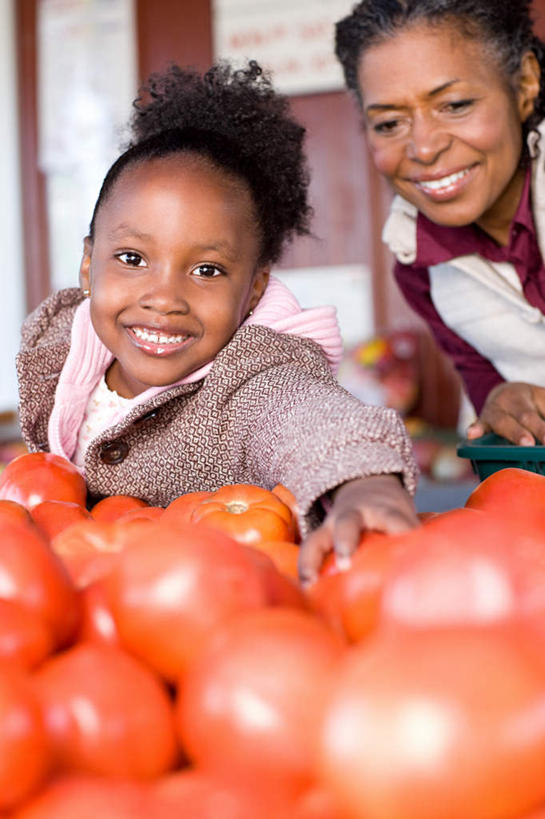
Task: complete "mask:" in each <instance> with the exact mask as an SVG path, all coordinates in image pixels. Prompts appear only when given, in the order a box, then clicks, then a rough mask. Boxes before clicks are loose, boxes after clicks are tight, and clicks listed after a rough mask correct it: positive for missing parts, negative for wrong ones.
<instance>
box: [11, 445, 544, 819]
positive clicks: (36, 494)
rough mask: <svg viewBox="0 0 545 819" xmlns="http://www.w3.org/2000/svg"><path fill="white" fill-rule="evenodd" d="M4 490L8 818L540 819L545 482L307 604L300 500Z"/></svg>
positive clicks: (498, 492) (42, 460)
mask: <svg viewBox="0 0 545 819" xmlns="http://www.w3.org/2000/svg"><path fill="white" fill-rule="evenodd" d="M85 502H86V487H85V483H84V481H83V479H82V478H81V477H80V475H79V474H78V472H77V471H76V470H75V469H74V468H73V467H72V466H71V465H70V464H69V463H68V462H66V461H63V459H60V458H58V457H57V456H53V455H48V454H44V453H39V454H33V455H23V456H21V457H19V458H17V459H15V460H14V461H12V462H11V463H10V464H9V465H8V467H6V469H5V470H4V472H3V473H2V475H1V476H0V815H1V816H6V817H14V819H68V817H70V819H74V817H77V819H91V818H92V819H95V817H98V816H100V817H102V819H114V817H115V819H143V818H144V817H146V819H147V817H154V819H156V818H157V819H170V817H172V819H175V817H180V816H187V817H191V819H212V818H213V819H279V817H282V819H284V817H285V818H286V819H544V818H545V647H544V646H545V477H543V476H541V475H536V474H532V473H530V472H524V471H522V470H519V469H506V470H502V471H501V472H498V473H496V474H495V475H493V476H492V477H490V478H488V479H487V480H486V481H484V482H483V483H481V484H480V486H479V487H478V488H477V489H476V490H475V491H474V493H473V494H472V495H471V497H470V498H469V500H468V503H467V505H466V507H465V508H463V509H457V510H454V511H452V512H447V513H443V514H439V515H432V516H431V517H429V519H427V520H426V521H425V522H424V523H423V524H422V526H421V527H419V528H418V529H415V530H413V531H412V532H409V533H407V534H404V535H397V536H386V535H381V534H377V533H369V534H367V535H366V536H365V537H364V538H363V540H362V543H361V545H360V548H359V550H358V551H357V552H356V554H355V556H354V558H353V561H352V566H351V568H350V569H349V570H348V571H345V572H339V571H337V570H336V568H335V564H334V560H333V559H329V560H328V561H326V564H325V566H324V567H323V570H322V574H321V576H320V578H319V580H318V582H317V583H316V584H314V586H312V587H311V588H310V589H308V590H303V589H302V588H301V587H300V586H299V585H298V583H297V580H296V560H297V549H298V547H297V545H296V544H297V541H298V531H297V521H296V515H295V514H294V512H295V502H294V499H293V496H292V495H291V494H290V493H289V492H288V490H286V489H285V488H284V487H282V486H278V487H276V488H275V490H274V491H273V492H268V491H266V490H263V489H260V488H258V487H253V486H227V487H223V488H221V489H220V490H218V491H217V492H214V493H208V492H207V493H193V494H191V495H184V496H181V497H180V498H178V499H177V500H175V501H174V502H173V503H172V504H170V506H168V507H167V508H166V509H159V508H156V507H150V506H148V505H147V504H146V503H144V502H143V501H141V500H139V499H137V498H130V497H125V496H118V497H113V498H105V499H104V500H102V501H99V503H97V504H96V505H95V506H94V507H93V508H92V509H91V510H90V511H88V510H87V509H86V507H85Z"/></svg>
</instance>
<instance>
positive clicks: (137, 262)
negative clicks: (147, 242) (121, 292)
mask: <svg viewBox="0 0 545 819" xmlns="http://www.w3.org/2000/svg"><path fill="white" fill-rule="evenodd" d="M116 258H117V259H119V260H120V261H121V262H123V264H126V265H129V267H145V264H146V263H145V261H144V259H143V258H142V256H141V255H140V254H139V253H135V252H134V250H124V251H123V253H118V254H117V256H116Z"/></svg>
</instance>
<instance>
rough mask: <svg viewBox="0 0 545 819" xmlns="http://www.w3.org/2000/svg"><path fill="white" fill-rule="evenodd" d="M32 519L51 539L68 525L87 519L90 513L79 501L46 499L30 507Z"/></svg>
mask: <svg viewBox="0 0 545 819" xmlns="http://www.w3.org/2000/svg"><path fill="white" fill-rule="evenodd" d="M31 516H32V520H33V521H34V523H35V524H36V526H37V527H38V528H39V529H40V531H41V532H42V534H44V535H45V537H46V538H47V539H48V540H53V538H55V537H56V536H57V535H59V534H60V533H61V532H62V531H63V530H64V529H66V528H67V527H68V526H71V525H72V524H73V523H79V522H81V521H84V520H88V519H89V518H90V517H91V515H90V513H89V512H88V511H87V509H85V507H83V506H80V504H79V503H69V502H68V501H56V500H47V501H42V502H41V503H38V504H36V506H34V507H32V512H31Z"/></svg>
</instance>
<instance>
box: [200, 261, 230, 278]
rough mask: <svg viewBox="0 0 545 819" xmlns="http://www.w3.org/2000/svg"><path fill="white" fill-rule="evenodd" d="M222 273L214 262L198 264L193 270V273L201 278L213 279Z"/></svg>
mask: <svg viewBox="0 0 545 819" xmlns="http://www.w3.org/2000/svg"><path fill="white" fill-rule="evenodd" d="M222 273H223V270H220V268H219V267H216V265H215V264H200V265H197V267H195V268H194V270H193V274H194V275H195V276H198V277H199V278H201V279H215V278H216V277H217V276H221V275H222Z"/></svg>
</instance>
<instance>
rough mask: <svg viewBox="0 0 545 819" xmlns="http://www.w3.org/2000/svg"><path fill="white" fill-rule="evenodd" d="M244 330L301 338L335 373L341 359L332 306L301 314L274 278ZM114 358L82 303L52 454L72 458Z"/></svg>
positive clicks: (193, 377) (61, 386)
mask: <svg viewBox="0 0 545 819" xmlns="http://www.w3.org/2000/svg"><path fill="white" fill-rule="evenodd" d="M243 324H244V325H250V324H259V325H262V326H265V327H269V328H271V329H272V330H276V331H277V332H279V333H287V334H290V335H296V336H302V337H303V338H310V339H312V340H313V341H316V342H317V343H318V344H320V346H321V347H322V348H323V350H324V353H325V355H326V356H327V359H328V361H329V363H330V366H331V368H332V370H333V371H334V372H335V371H336V369H337V367H338V365H339V362H340V360H341V357H342V352H343V348H342V340H341V336H340V332H339V326H338V323H337V318H336V310H335V308H334V307H315V308H312V309H308V310H303V309H302V308H301V306H300V305H299V303H298V301H297V299H296V298H295V296H294V295H293V293H291V291H290V290H289V289H288V288H287V287H286V286H285V285H284V284H282V282H280V281H279V280H278V279H275V278H274V277H271V279H270V281H269V284H268V286H267V288H266V290H265V292H264V294H263V296H262V297H261V300H260V301H259V303H258V305H257V307H256V308H255V309H254V311H253V314H252V315H251V316H249V318H247V319H246V321H244V323H243ZM112 361H113V355H112V353H111V352H110V350H108V348H107V347H105V346H104V344H103V343H102V342H101V340H100V339H99V337H98V336H97V334H96V333H95V331H94V328H93V325H92V323H91V318H90V303H89V300H88V299H86V300H85V301H83V302H82V303H81V304H80V305H79V307H78V308H77V310H76V312H75V315H74V322H73V324H72V332H71V345H70V352H69V354H68V357H67V359H66V361H65V364H64V367H63V369H62V372H61V375H60V378H59V382H58V385H57V389H56V392H55V404H54V407H53V411H52V413H51V416H50V419H49V427H48V438H49V448H50V451H51V452H53V453H55V454H57V455H62V456H63V457H65V458H68V459H70V458H72V456H73V454H74V452H75V449H76V445H77V441H78V433H79V429H80V426H81V424H82V421H83V418H84V415H85V410H86V407H87V403H88V401H89V397H90V395H91V393H92V391H93V389H94V388H95V386H96V384H97V383H98V381H99V380H100V378H101V377H102V375H103V374H104V373H105V372H106V370H107V369H108V367H109V366H110V364H111V362H112ZM213 364H214V361H213V360H212V361H209V362H208V363H207V364H205V365H204V366H203V367H201V368H199V369H198V370H195V371H194V372H192V373H190V374H189V375H187V376H185V377H184V378H182V379H181V380H180V381H177V382H176V384H168V385H165V386H161V387H150V388H149V389H148V390H145V391H144V392H142V393H140V394H139V395H136V396H135V397H134V398H133V399H131V400H130V401H128V402H126V403H124V406H123V408H120V409H119V410H118V411H117V413H116V414H114V415H113V416H112V418H111V419H110V420H111V425H112V426H113V424H115V423H117V422H118V421H120V420H121V419H122V418H123V417H124V416H125V415H127V413H128V412H130V411H131V410H132V409H133V407H135V406H136V405H138V404H141V403H143V402H145V401H147V400H148V399H150V398H152V397H153V396H154V395H157V394H159V393H161V392H163V391H164V390H166V389H169V388H170V387H172V386H176V385H177V384H188V383H192V382H195V381H199V380H200V379H201V378H204V377H205V376H206V375H207V374H208V373H209V372H210V369H211V368H212V366H213Z"/></svg>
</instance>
